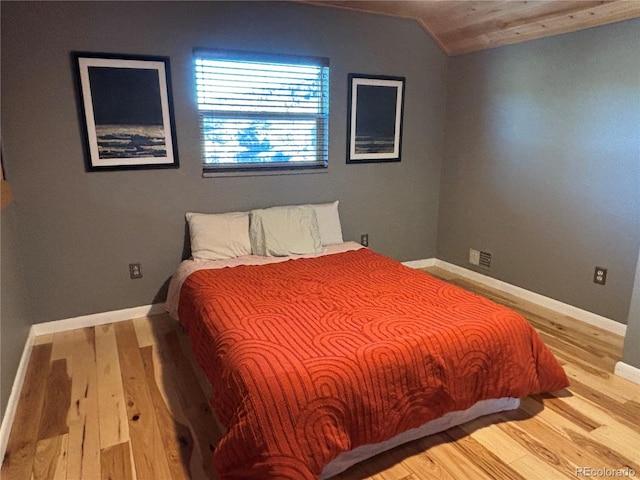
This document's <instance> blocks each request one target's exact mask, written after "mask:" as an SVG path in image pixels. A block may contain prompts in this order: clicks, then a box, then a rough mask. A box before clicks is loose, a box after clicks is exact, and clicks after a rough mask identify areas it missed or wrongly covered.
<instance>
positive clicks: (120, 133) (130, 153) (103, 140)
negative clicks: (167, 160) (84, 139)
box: [96, 125, 167, 159]
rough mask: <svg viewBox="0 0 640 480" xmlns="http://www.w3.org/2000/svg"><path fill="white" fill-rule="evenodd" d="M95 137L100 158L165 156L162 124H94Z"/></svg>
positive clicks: (165, 148)
mask: <svg viewBox="0 0 640 480" xmlns="http://www.w3.org/2000/svg"><path fill="white" fill-rule="evenodd" d="M96 137H97V141H98V156H99V157H100V158H101V159H109V158H143V157H166V156H167V144H166V140H165V132H164V129H163V127H162V125H96Z"/></svg>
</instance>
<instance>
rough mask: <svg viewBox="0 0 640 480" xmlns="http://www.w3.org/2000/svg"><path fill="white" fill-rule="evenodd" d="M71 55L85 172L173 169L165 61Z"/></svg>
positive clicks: (174, 156) (173, 139)
mask: <svg viewBox="0 0 640 480" xmlns="http://www.w3.org/2000/svg"><path fill="white" fill-rule="evenodd" d="M72 55H73V60H74V66H75V68H76V81H77V85H76V86H77V90H78V102H79V107H80V113H81V118H82V123H83V129H84V134H85V154H86V162H87V163H86V167H87V170H88V171H101V170H107V171H110V170H133V169H148V168H178V149H177V145H176V137H175V125H174V120H173V100H172V98H171V79H170V75H169V58H168V57H157V56H140V55H117V54H104V53H84V52H74V53H73V54H72Z"/></svg>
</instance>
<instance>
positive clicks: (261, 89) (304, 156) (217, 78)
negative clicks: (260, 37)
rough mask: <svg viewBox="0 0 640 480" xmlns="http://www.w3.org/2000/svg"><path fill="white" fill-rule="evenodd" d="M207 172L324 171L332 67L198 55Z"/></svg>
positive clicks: (322, 62) (310, 61)
mask: <svg viewBox="0 0 640 480" xmlns="http://www.w3.org/2000/svg"><path fill="white" fill-rule="evenodd" d="M195 72H196V91H197V99H198V111H199V117H200V139H201V142H202V162H203V172H205V173H206V172H224V171H243V170H263V169H296V168H324V167H326V166H327V162H328V138H327V137H328V125H327V124H328V117H329V61H328V59H324V58H309V57H290V56H286V57H285V56H274V55H263V54H248V53H239V52H230V51H219V50H196V51H195Z"/></svg>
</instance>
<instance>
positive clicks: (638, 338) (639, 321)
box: [622, 258, 640, 368]
mask: <svg viewBox="0 0 640 480" xmlns="http://www.w3.org/2000/svg"><path fill="white" fill-rule="evenodd" d="M622 361H623V362H624V363H626V364H627V365H633V366H634V367H636V368H640V258H638V264H637V266H636V278H635V281H634V284H633V295H632V296H631V308H629V322H628V323H627V335H626V336H625V338H624V349H623V351H622Z"/></svg>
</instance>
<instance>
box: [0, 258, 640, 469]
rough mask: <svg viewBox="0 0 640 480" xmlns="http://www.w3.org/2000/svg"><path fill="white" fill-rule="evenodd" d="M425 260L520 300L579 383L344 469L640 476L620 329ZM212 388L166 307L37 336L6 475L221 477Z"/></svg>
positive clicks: (637, 393)
mask: <svg viewBox="0 0 640 480" xmlns="http://www.w3.org/2000/svg"><path fill="white" fill-rule="evenodd" d="M428 271H429V272H430V273H432V274H434V275H436V276H440V277H441V278H444V279H446V280H448V281H451V282H453V283H456V284H458V285H460V286H462V287H464V288H467V289H469V290H472V291H475V292H476V293H479V294H481V295H484V296H487V297H489V298H491V299H493V300H494V301H497V302H500V303H504V304H506V305H508V306H510V307H511V308H513V309H515V310H517V311H519V312H521V313H522V314H523V315H524V316H525V317H526V318H527V319H528V320H529V321H530V322H531V323H532V324H533V325H534V327H535V328H536V329H537V331H538V332H539V333H540V335H541V336H542V338H543V339H544V341H545V342H546V343H547V345H548V346H549V347H550V348H551V349H552V351H553V352H554V353H555V355H556V357H557V358H558V360H559V361H560V362H561V363H562V365H563V366H564V368H565V370H566V372H567V374H568V375H569V377H570V379H571V387H570V388H568V389H566V390H563V391H560V392H556V394H555V395H534V396H531V397H528V398H526V399H524V400H523V401H522V404H521V407H520V408H519V409H518V410H515V411H512V412H506V413H498V414H494V415H490V416H487V417H483V418H479V419H476V420H474V421H472V422H470V423H467V424H464V425H461V426H459V427H454V428H451V429H449V430H447V431H445V432H442V433H440V434H436V435H432V436H430V437H427V438H424V439H421V440H417V441H415V442H412V443H409V444H407V445H404V446H401V447H398V448H396V449H394V450H391V451H389V452H386V453H384V454H381V455H378V456H377V457H374V458H372V459H370V460H368V461H365V462H363V463H361V464H358V465H356V466H354V467H352V468H351V469H349V470H347V471H346V472H344V473H343V474H340V475H338V476H337V477H334V478H335V480H364V479H370V480H418V479H420V480H422V479H545V480H547V479H566V478H584V477H588V476H594V474H598V476H599V478H619V477H620V476H621V474H625V473H626V474H627V475H632V474H633V473H636V474H637V475H640V386H638V385H634V384H632V383H631V382H628V381H626V380H624V379H621V378H619V377H616V376H615V375H613V373H612V372H613V368H614V365H615V363H616V362H617V361H618V360H619V359H620V354H621V351H622V343H623V339H622V338H621V337H619V336H617V335H614V334H611V333H609V332H606V331H603V330H600V329H598V328H595V327H592V326H589V325H586V324H583V323H581V322H578V321H576V320H573V319H571V318H568V317H565V316H562V315H559V314H557V313H555V312H551V311H549V310H545V309H544V308H541V307H539V306H537V305H534V304H530V303H527V302H524V301H522V300H519V299H515V298H513V297H510V296H508V295H505V294H502V293H500V292H497V291H495V290H492V289H489V288H487V287H483V286H481V285H477V284H474V283H472V282H469V281H467V280H464V279H461V278H459V277H456V276H455V275H452V274H450V273H448V272H446V271H443V270H438V269H436V268H431V269H428ZM210 393H211V392H210V387H209V385H208V383H207V382H206V380H205V378H204V377H203V375H202V373H201V371H200V369H199V368H198V367H197V366H196V364H195V361H194V359H193V356H192V353H191V349H190V347H189V344H188V340H187V338H186V336H185V335H184V334H183V333H182V332H181V331H180V329H179V328H178V326H177V324H176V323H175V322H173V321H172V320H171V319H170V318H169V317H168V316H166V315H156V316H152V317H145V318H137V319H133V320H129V321H125V322H119V323H114V324H108V325H104V326H97V327H91V328H84V329H78V330H72V331H68V332H62V333H56V334H53V335H46V336H42V337H38V338H37V340H36V345H35V346H34V349H33V352H32V354H31V359H30V363H29V367H28V370H27V374H26V380H25V384H24V388H23V391H22V393H21V396H20V400H19V404H18V409H17V414H16V417H15V421H14V425H13V428H12V431H11V435H10V438H9V443H8V447H7V452H6V454H5V457H4V459H3V463H2V469H1V470H0V477H1V478H2V479H7V480H22V479H35V480H38V479H89V480H93V479H100V478H102V479H113V480H116V479H117V480H119V479H135V480H162V479H182V478H194V479H214V480H215V479H216V478H217V477H216V475H215V473H214V471H213V469H212V465H211V452H212V450H213V448H214V445H215V444H216V442H217V441H218V440H219V438H220V436H221V433H220V429H219V427H218V425H217V424H216V421H215V418H214V416H213V415H212V413H211V410H210V408H209V406H208V402H207V399H208V397H209V395H210ZM580 469H582V470H580ZM588 469H590V470H588Z"/></svg>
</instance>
